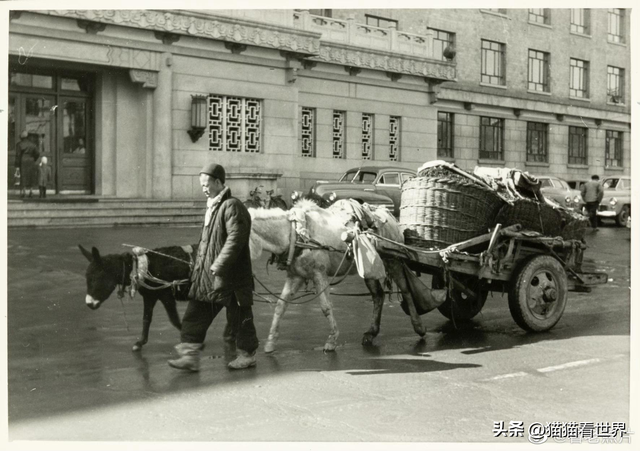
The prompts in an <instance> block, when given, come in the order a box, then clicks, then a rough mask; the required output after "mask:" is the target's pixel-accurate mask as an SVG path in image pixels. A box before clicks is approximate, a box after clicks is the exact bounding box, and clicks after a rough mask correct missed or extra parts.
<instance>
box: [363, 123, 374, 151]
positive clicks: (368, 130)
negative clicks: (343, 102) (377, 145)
mask: <svg viewBox="0 0 640 451" xmlns="http://www.w3.org/2000/svg"><path fill="white" fill-rule="evenodd" d="M362 159H363V160H373V114H368V113H363V114H362Z"/></svg>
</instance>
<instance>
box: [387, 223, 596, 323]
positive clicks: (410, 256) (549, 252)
mask: <svg viewBox="0 0 640 451" xmlns="http://www.w3.org/2000/svg"><path fill="white" fill-rule="evenodd" d="M376 238H377V239H376V240H375V241H376V243H377V244H376V249H377V250H378V252H379V253H380V255H381V256H383V257H395V258H399V259H401V260H402V261H404V263H406V265H407V266H408V267H409V268H410V269H412V270H413V271H415V272H416V273H417V274H418V275H420V274H422V273H426V274H431V275H432V276H433V278H432V288H440V289H442V288H447V289H448V296H447V300H446V301H445V302H444V304H442V305H440V306H439V307H438V310H439V311H440V312H441V313H442V314H443V315H444V316H446V317H447V318H449V319H453V320H458V321H460V320H468V319H471V318H473V317H474V316H476V315H477V314H478V313H480V311H481V310H482V307H483V306H484V304H485V301H486V299H487V295H488V292H489V291H498V292H507V293H508V298H509V310H510V311H511V315H512V317H513V319H514V320H515V322H516V323H517V324H518V325H519V326H520V327H521V328H523V329H525V330H527V331H535V332H542V331H546V330H549V329H551V328H552V327H553V326H554V325H555V324H556V323H557V322H558V321H559V320H560V317H561V316H562V313H563V312H564V309H565V306H566V303H567V293H568V292H569V291H583V292H585V291H586V292H588V291H591V287H593V286H596V285H599V284H604V283H606V282H607V279H608V276H607V274H605V273H585V272H583V271H582V256H583V252H584V250H585V249H586V245H585V244H584V243H583V242H581V241H578V240H568V241H565V240H563V239H561V238H559V237H555V238H553V237H548V236H542V235H541V234H540V233H537V232H529V231H523V230H521V227H520V225H513V226H509V227H505V228H502V227H501V226H500V224H498V225H497V226H496V227H495V228H494V229H493V230H492V231H491V232H490V233H487V234H484V235H480V236H477V237H474V238H472V239H469V240H467V241H463V242H460V243H457V244H454V245H451V246H449V247H447V248H446V249H443V250H439V251H438V250H435V251H430V250H427V249H423V248H419V247H415V246H407V245H404V244H401V243H396V242H393V241H390V240H385V239H381V238H380V237H376Z"/></svg>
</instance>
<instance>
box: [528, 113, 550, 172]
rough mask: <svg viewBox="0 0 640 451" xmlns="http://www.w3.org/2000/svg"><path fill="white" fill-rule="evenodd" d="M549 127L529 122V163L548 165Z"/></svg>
mask: <svg viewBox="0 0 640 451" xmlns="http://www.w3.org/2000/svg"><path fill="white" fill-rule="evenodd" d="M548 130H549V126H548V125H547V124H542V123H540V122H527V161H533V162H537V163H548V162H549V157H548V153H547V134H548Z"/></svg>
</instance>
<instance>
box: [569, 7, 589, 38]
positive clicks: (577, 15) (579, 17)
mask: <svg viewBox="0 0 640 451" xmlns="http://www.w3.org/2000/svg"><path fill="white" fill-rule="evenodd" d="M589 13H590V11H589V10H588V9H585V8H578V9H572V10H571V31H573V32H574V33H580V34H589V21H590V17H589V16H590V14H589Z"/></svg>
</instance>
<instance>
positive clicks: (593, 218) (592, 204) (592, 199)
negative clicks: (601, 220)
mask: <svg viewBox="0 0 640 451" xmlns="http://www.w3.org/2000/svg"><path fill="white" fill-rule="evenodd" d="M580 195H581V196H582V200H584V201H585V203H586V209H587V213H588V214H589V221H590V222H591V228H592V229H593V230H594V231H596V232H597V231H598V230H599V229H598V216H597V213H598V206H599V205H600V202H602V198H603V197H604V190H603V189H602V185H601V184H600V177H598V176H597V175H592V176H591V180H590V181H588V182H587V183H585V184H583V185H582V187H581V188H580Z"/></svg>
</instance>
